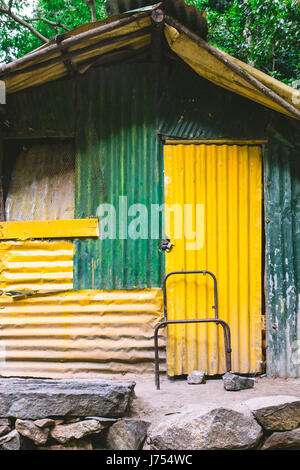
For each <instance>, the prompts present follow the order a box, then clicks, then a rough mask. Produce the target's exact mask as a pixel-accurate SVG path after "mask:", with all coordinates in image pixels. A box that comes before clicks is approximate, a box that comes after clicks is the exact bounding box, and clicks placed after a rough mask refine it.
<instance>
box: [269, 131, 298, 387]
mask: <svg viewBox="0 0 300 470" xmlns="http://www.w3.org/2000/svg"><path fill="white" fill-rule="evenodd" d="M282 124H284V125H282ZM278 128H279V130H280V131H279V132H280V133H278V132H277V133H276V134H274V133H271V135H270V141H269V146H268V151H267V152H266V154H265V159H264V182H265V184H264V188H265V192H264V206H265V234H266V255H265V257H266V279H265V286H266V308H267V312H266V313H267V319H268V322H267V371H268V373H269V375H270V376H271V375H272V376H274V377H278V376H279V377H284V378H287V377H300V158H299V147H298V148H297V147H296V146H294V144H293V142H292V140H291V141H289V140H287V139H286V138H285V136H284V133H285V132H286V129H288V131H290V129H291V128H290V126H287V123H280V127H279V126H278ZM298 135H299V134H297V135H296V134H295V137H297V136H298Z"/></svg>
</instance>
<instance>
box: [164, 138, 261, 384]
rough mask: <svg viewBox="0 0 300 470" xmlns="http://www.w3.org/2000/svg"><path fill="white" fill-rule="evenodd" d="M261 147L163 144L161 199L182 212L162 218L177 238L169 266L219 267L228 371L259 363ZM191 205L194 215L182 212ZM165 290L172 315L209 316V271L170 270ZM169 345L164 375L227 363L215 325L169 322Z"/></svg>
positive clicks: (213, 369) (220, 368) (212, 370)
mask: <svg viewBox="0 0 300 470" xmlns="http://www.w3.org/2000/svg"><path fill="white" fill-rule="evenodd" d="M260 153H261V152H260V148H259V147H258V146H246V145H214V144H212V145H205V144H202V145H193V144H190V145H166V146H165V201H166V204H168V205H169V207H171V206H172V205H174V204H175V205H177V206H178V205H179V207H181V208H182V214H183V215H182V220H180V218H177V219H176V220H177V224H176V225H174V222H173V217H171V224H169V222H168V218H167V219H166V232H167V234H168V235H170V238H171V240H172V241H173V242H174V243H175V246H174V247H173V249H172V251H171V252H170V253H166V272H171V271H188V270H208V271H211V272H213V273H214V274H215V275H216V277H217V281H218V294H219V296H218V300H219V317H220V318H221V319H222V320H224V321H226V322H227V323H228V324H229V326H230V328H231V334H232V371H234V372H238V373H255V372H259V371H260V370H261V364H260V361H261V359H262V347H261V307H262V299H261V278H262V268H261V252H262V240H261V239H262V234H261V212H262V194H261V193H262V188H261V172H262V164H261V155H260ZM197 204H198V208H197V216H196V205H197ZM184 205H185V206H184ZM189 208H190V209H191V211H192V212H190V214H192V217H193V218H192V217H191V216H190V218H188V212H183V211H184V210H185V211H187V209H189ZM177 211H178V208H177V209H175V213H176V212H177ZM177 213H178V212H177ZM196 217H197V218H196ZM196 221H197V223H196ZM183 227H184V231H183V230H182V232H181V230H180V229H182V228H183ZM193 231H196V233H197V239H196V240H195V237H193ZM167 292H168V319H169V320H179V319H193V318H213V317H214V313H215V312H214V310H213V309H212V305H213V304H214V299H213V282H212V280H211V279H210V278H209V277H208V276H206V277H204V276H202V275H197V276H196V275H195V276H194V275H189V276H186V277H184V276H182V275H178V276H173V277H171V278H170V279H169V280H168V291H167ZM167 353H168V374H169V375H181V374H187V373H189V372H190V371H191V370H193V369H197V370H205V371H206V373H207V374H209V375H214V374H221V373H223V372H225V370H226V367H225V360H224V339H223V333H222V330H221V328H220V326H219V327H217V326H216V325H200V326H199V325H176V326H169V327H168V352H167Z"/></svg>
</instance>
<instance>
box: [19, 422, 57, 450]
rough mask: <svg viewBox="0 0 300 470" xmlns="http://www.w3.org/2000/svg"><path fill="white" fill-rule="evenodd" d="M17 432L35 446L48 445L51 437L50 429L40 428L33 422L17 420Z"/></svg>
mask: <svg viewBox="0 0 300 470" xmlns="http://www.w3.org/2000/svg"><path fill="white" fill-rule="evenodd" d="M15 427H16V430H17V431H18V432H19V433H20V434H21V435H22V436H24V437H27V438H28V439H30V440H31V441H33V442H34V443H35V444H37V445H39V444H46V442H47V440H48V435H49V429H48V428H40V427H39V426H37V425H36V424H35V423H34V422H33V421H29V420H22V419H17V420H16V423H15Z"/></svg>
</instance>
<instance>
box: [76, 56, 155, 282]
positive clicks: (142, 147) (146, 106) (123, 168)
mask: <svg viewBox="0 0 300 470" xmlns="http://www.w3.org/2000/svg"><path fill="white" fill-rule="evenodd" d="M163 75H164V74H163V71H162V68H161V67H160V66H153V65H151V64H149V65H122V66H115V67H110V68H107V69H97V70H95V71H93V72H91V73H89V74H87V75H86V76H84V77H83V78H82V79H81V80H80V81H79V83H78V101H77V103H78V110H77V114H78V119H79V121H78V123H77V137H76V139H77V142H76V146H77V158H76V201H75V213H76V217H77V218H81V217H88V216H91V215H96V214H97V208H98V206H99V204H103V203H109V204H113V205H114V207H115V208H116V209H117V208H118V201H119V196H127V204H128V207H129V206H130V205H131V204H137V203H141V204H145V205H146V206H147V207H148V208H150V204H151V203H152V204H162V202H163V167H162V165H163V158H162V144H161V142H160V141H159V139H158V138H157V134H156V116H157V102H158V93H159V88H160V86H161V85H162V80H163ZM117 216H118V214H117ZM130 220H132V217H131V218H130V217H129V218H128V222H130ZM148 220H149V227H150V211H149V219H148ZM119 229H120V224H119V223H117V233H118V230H119ZM158 242H159V240H151V239H137V240H132V239H118V238H117V239H115V240H110V239H104V240H101V239H99V240H96V241H94V240H86V241H77V242H76V255H75V260H74V279H75V285H74V287H75V288H77V289H86V288H97V289H115V288H122V289H126V288H136V287H150V286H151V287H154V286H160V285H161V279H162V273H163V270H164V266H163V255H162V254H161V253H159V252H158Z"/></svg>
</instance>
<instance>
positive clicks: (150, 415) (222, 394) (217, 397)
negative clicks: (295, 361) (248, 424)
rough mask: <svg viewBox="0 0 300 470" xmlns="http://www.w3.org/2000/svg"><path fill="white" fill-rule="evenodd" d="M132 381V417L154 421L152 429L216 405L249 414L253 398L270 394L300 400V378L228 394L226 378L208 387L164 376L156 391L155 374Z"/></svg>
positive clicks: (260, 383) (262, 380)
mask: <svg viewBox="0 0 300 470" xmlns="http://www.w3.org/2000/svg"><path fill="white" fill-rule="evenodd" d="M126 378H127V377H126ZM128 378H129V377H128ZM130 378H131V379H133V380H135V381H136V387H135V394H136V399H135V400H133V405H132V417H135V418H140V419H144V420H146V421H150V422H151V426H154V425H156V424H158V423H159V422H161V421H162V420H165V419H168V416H173V415H174V414H182V413H185V412H196V410H200V409H207V410H208V409H210V408H212V407H216V406H222V407H225V408H234V409H236V410H239V411H243V412H244V413H246V414H249V413H250V412H249V410H248V408H247V406H246V405H244V403H243V402H244V401H245V400H248V399H249V398H255V397H261V396H270V395H293V396H297V397H299V398H300V379H287V380H284V379H268V378H267V377H262V378H258V379H257V381H256V383H255V384H254V388H252V389H247V390H241V391H239V392H228V391H226V390H225V389H224V387H223V382H222V379H207V381H206V383H205V384H201V385H189V384H188V383H187V381H186V380H180V379H178V380H170V379H168V378H167V377H161V389H160V390H156V387H155V384H154V375H153V376H143V377H141V376H139V377H138V376H137V377H130Z"/></svg>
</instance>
